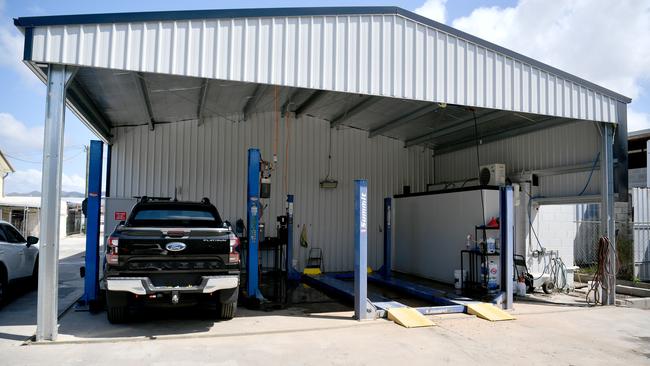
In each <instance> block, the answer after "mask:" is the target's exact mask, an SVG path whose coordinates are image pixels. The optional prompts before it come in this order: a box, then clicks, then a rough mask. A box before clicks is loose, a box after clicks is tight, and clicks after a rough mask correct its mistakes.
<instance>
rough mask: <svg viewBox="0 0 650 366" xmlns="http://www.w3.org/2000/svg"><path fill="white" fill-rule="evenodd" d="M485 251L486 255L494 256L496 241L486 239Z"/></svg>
mask: <svg viewBox="0 0 650 366" xmlns="http://www.w3.org/2000/svg"><path fill="white" fill-rule="evenodd" d="M486 251H487V253H488V254H494V253H496V251H497V241H496V239H494V238H488V239H487V246H486Z"/></svg>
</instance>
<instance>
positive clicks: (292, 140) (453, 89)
mask: <svg viewBox="0 0 650 366" xmlns="http://www.w3.org/2000/svg"><path fill="white" fill-rule="evenodd" d="M15 25H16V26H17V27H18V28H19V29H20V30H21V31H22V32H23V33H24V35H25V49H24V61H25V64H26V65H27V66H28V67H30V68H31V69H32V70H33V71H34V73H35V74H36V75H37V76H38V77H39V78H41V80H43V81H44V82H45V83H46V84H47V100H46V104H47V109H46V118H45V152H44V162H43V191H42V192H43V211H42V212H43V218H42V220H41V222H42V225H43V226H42V229H41V233H42V242H43V243H44V244H43V246H42V247H41V253H42V254H41V258H40V261H41V262H40V263H41V265H40V271H41V276H40V277H39V279H40V281H41V282H40V284H39V305H38V306H39V310H38V331H37V338H38V339H52V338H54V337H55V336H56V301H55V299H56V268H57V267H56V258H57V255H56V253H57V251H58V248H57V241H58V235H57V232H56V231H57V230H58V229H57V228H58V225H57V223H56V220H57V219H58V214H57V213H58V209H57V205H58V204H59V203H58V202H59V196H60V181H61V166H62V155H61V152H62V147H63V129H64V109H65V106H66V105H67V107H69V108H70V109H71V110H73V111H74V112H75V113H76V114H77V115H78V116H79V117H80V118H81V120H82V121H83V122H84V123H85V124H86V125H87V126H88V127H89V128H90V129H91V130H92V131H93V132H95V133H96V134H97V135H98V136H99V137H100V138H101V139H102V140H103V141H104V142H105V143H107V144H108V145H109V167H108V170H109V172H108V174H107V187H106V192H107V193H106V194H107V196H111V197H132V196H142V195H149V196H170V197H173V196H175V195H178V196H179V197H180V198H182V199H190V200H196V199H200V198H201V197H204V196H205V197H209V198H210V199H211V200H212V201H213V202H215V203H216V205H217V206H218V207H219V209H220V210H221V211H222V212H224V213H225V215H226V216H227V217H228V218H229V219H236V218H241V217H245V216H244V215H245V209H246V204H245V189H246V170H245V167H246V150H247V149H248V148H249V147H257V148H259V149H260V150H261V151H262V154H263V156H264V157H265V158H266V160H271V157H272V156H277V161H278V162H277V165H276V169H275V171H274V176H273V182H274V183H273V185H272V196H274V197H283V195H284V194H287V193H291V194H295V195H296V202H295V215H296V219H295V220H296V224H297V225H298V227H300V228H301V229H302V228H304V230H306V231H307V233H308V236H309V238H310V241H311V242H312V243H313V244H314V245H316V246H318V247H321V248H322V249H323V252H324V258H325V269H326V270H328V271H345V270H350V269H351V268H352V262H353V255H352V254H353V246H352V245H351V243H352V240H353V237H352V226H353V222H352V221H353V220H352V216H353V210H352V207H353V206H352V197H353V184H352V182H353V179H355V178H364V179H367V180H368V187H369V200H368V202H369V229H368V243H369V245H368V262H369V265H370V266H372V267H373V268H377V266H379V265H380V264H381V263H382V260H383V251H382V232H381V227H380V226H381V225H380V224H381V223H382V216H383V206H382V200H383V198H384V197H389V196H392V195H394V194H398V193H403V191H404V188H403V187H404V186H409V187H410V190H413V191H416V192H417V191H420V192H423V191H426V190H427V189H428V186H429V185H438V184H443V185H444V184H447V183H448V182H458V181H460V182H463V181H469V180H470V179H472V178H474V177H476V175H477V167H478V165H479V164H483V163H493V162H499V163H505V164H506V166H507V169H508V173H509V175H512V176H515V175H517V176H521V175H525V174H522V173H532V172H546V173H547V174H539V177H535V180H537V179H539V181H538V182H537V181H536V183H537V186H538V187H539V188H538V189H539V192H541V194H542V195H543V196H544V197H545V199H560V200H562V199H565V200H567V199H568V200H570V199H572V198H574V199H576V200H580V201H595V202H600V203H602V205H601V207H602V215H601V218H602V225H601V228H602V232H603V234H604V235H607V236H609V237H610V238H611V239H612V243H613V244H614V245H615V242H614V235H613V233H614V221H613V204H614V199H615V198H614V194H615V191H614V188H615V186H616V190H617V193H618V194H619V198H621V199H623V200H625V199H626V197H627V169H626V159H627V152H626V147H625V146H626V135H627V133H626V104H627V103H629V102H630V99H628V98H626V97H624V96H622V95H619V94H617V93H615V92H612V91H610V90H607V89H604V88H602V87H600V86H597V85H594V84H593V83H590V82H588V81H586V80H583V79H580V78H578V77H576V76H573V75H570V74H568V73H566V72H563V71H561V70H558V69H555V68H553V67H550V66H548V65H545V64H543V63H541V62H538V61H536V60H533V59H530V58H528V57H525V56H523V55H520V54H517V53H515V52H512V51H510V50H507V49H504V48H502V47H500V46H497V45H494V44H491V43H489V42H486V41H484V40H481V39H478V38H476V37H474V36H471V35H469V34H466V33H463V32H460V31H458V30H455V29H453V28H450V27H448V26H445V25H443V24H440V23H437V22H434V21H432V20H430V19H427V18H424V17H421V16H419V15H416V14H413V13H411V12H409V11H406V10H403V9H400V8H395V7H350V8H290V9H243V10H207V11H176V12H151V13H121V14H120V13H118V14H96V15H70V16H47V17H26V18H18V19H16V20H15ZM479 144H480V156H477V151H478V150H479V148H478V147H477V146H478V145H479ZM598 153H600V158H599V162H600V163H599V164H598V166H599V169H598V171H597V172H594V171H593V169H592V171H591V172H589V170H590V168H591V164H590V163H591V161H592V160H593V159H594V157H595V156H597V154H598ZM477 158H479V159H480V162H477ZM615 159H616V160H617V162H618V165H617V167H616V169H614V160H615ZM592 173H593V175H594V177H599V179H594V180H593V181H592V182H591V183H590V184H588V185H587V186H586V187H585V189H583V190H582V192H580V190H581V189H582V186H583V185H584V184H585V183H584V182H585V180H586V179H587V175H591V174H592ZM324 178H335V179H336V180H338V181H339V186H338V187H337V188H336V189H329V190H328V189H321V188H320V187H319V182H320V181H321V180H323V179H324ZM588 182H589V181H588ZM577 192H580V194H579V195H578V194H577ZM575 196H579V197H575ZM567 197H569V198H567ZM283 206H284V200H283V199H276V200H272V201H271V202H270V205H269V207H268V208H267V211H268V212H270V214H269V216H270V217H273V215H276V214H279V213H281V212H283V210H284V207H283ZM437 209H441V210H444V208H437ZM459 240H460V241H463V240H464V239H463V238H462V237H460V238H459ZM292 245H293V246H294V247H295V248H297V249H298V248H299V246H298V235H296V236H295V240H294V243H292ZM305 254H306V253H303V257H300V255H298V256H297V257H298V266H299V267H300V266H303V265H304V255H305ZM612 255H613V251H612ZM301 260H302V262H301ZM610 289H611V290H612V291H613V287H612V286H610ZM612 295H613V292H612V293H611V294H610V297H609V301H610V303H611V302H613V298H612V297H611V296H612Z"/></svg>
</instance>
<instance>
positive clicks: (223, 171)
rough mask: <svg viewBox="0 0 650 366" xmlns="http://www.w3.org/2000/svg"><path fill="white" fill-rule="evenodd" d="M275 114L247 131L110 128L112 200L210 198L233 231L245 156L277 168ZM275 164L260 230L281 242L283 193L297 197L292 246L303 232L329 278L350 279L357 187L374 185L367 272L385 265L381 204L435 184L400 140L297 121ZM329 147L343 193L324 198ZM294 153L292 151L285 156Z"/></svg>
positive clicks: (217, 123) (256, 119)
mask: <svg viewBox="0 0 650 366" xmlns="http://www.w3.org/2000/svg"><path fill="white" fill-rule="evenodd" d="M274 131H275V114H274V113H259V114H255V115H253V116H252V117H251V118H250V119H249V120H248V121H246V122H236V123H235V122H232V121H230V120H228V119H226V118H213V119H208V120H206V122H205V123H204V124H202V125H199V124H198V123H197V122H196V121H188V122H180V123H173V124H158V125H156V127H155V129H154V131H149V129H148V127H147V126H138V127H123V128H114V129H113V130H112V133H113V134H114V135H115V141H114V145H113V150H112V153H113V159H112V164H113V165H112V170H111V172H112V174H113V176H112V177H111V193H112V196H114V197H131V196H139V195H149V196H173V195H174V188H175V187H177V188H178V192H179V198H180V199H186V200H198V199H200V198H202V197H204V196H207V197H209V198H210V199H211V201H213V202H214V203H215V204H216V206H217V207H218V208H219V210H220V211H221V212H223V215H224V217H226V218H228V219H229V220H231V221H232V222H233V223H234V221H235V220H236V219H237V218H244V217H245V198H246V197H245V196H246V164H247V149H248V148H249V147H258V148H260V150H261V152H262V156H263V158H264V159H265V160H272V157H273V152H274V141H275V132H274ZM278 131H279V134H278V146H277V155H278V164H277V166H276V169H275V171H274V172H273V176H272V199H271V200H270V204H269V207H268V208H267V209H265V211H264V216H263V221H264V222H266V223H267V226H268V227H269V228H270V229H268V230H267V232H271V233H274V232H275V217H276V216H278V215H281V214H283V213H284V205H285V199H286V194H287V192H289V193H292V194H294V195H295V202H296V204H295V223H296V227H295V230H296V235H295V239H296V240H295V243H294V246H295V248H296V253H298V256H300V258H301V262H300V264H301V265H304V260H305V257H306V255H307V251H306V250H305V249H302V248H299V246H298V238H299V236H300V235H299V234H300V231H301V230H302V228H303V226H305V227H306V229H307V233H308V237H309V244H310V245H311V246H313V247H320V248H323V250H324V255H325V258H324V259H325V265H326V269H327V270H328V271H344V270H351V269H352V260H353V237H352V230H353V212H354V201H353V198H354V197H353V180H354V179H360V178H361V179H368V190H369V193H370V200H369V205H370V208H369V209H370V210H369V225H370V226H369V228H370V229H369V245H368V248H369V249H368V250H369V253H368V258H369V264H370V265H371V266H372V267H373V268H378V266H379V265H380V264H381V262H382V260H383V249H382V245H383V244H382V242H383V240H382V235H383V234H382V232H381V229H382V228H381V225H382V223H383V198H384V197H387V196H392V195H393V194H397V193H400V192H401V189H402V186H403V185H410V186H411V187H412V190H413V191H421V190H424V189H425V187H426V183H427V182H429V181H431V180H432V179H433V157H432V152H431V150H428V149H423V148H421V147H413V148H409V149H405V148H404V147H403V144H402V143H401V142H399V141H397V140H393V139H389V138H385V137H380V138H377V139H368V137H367V134H366V133H364V132H362V131H359V130H355V129H350V128H341V129H330V128H329V122H327V121H322V120H318V119H314V118H311V117H301V118H300V119H298V120H293V119H291V120H289V121H286V120H283V119H282V120H279V121H278ZM330 133H331V138H332V141H331V143H332V167H331V174H330V176H331V177H332V178H335V179H337V180H338V181H339V185H338V188H336V189H333V190H324V189H320V187H319V181H320V180H321V179H323V178H324V177H325V176H326V174H327V169H328V159H327V157H328V147H329V135H330ZM287 146H288V149H286V147H287Z"/></svg>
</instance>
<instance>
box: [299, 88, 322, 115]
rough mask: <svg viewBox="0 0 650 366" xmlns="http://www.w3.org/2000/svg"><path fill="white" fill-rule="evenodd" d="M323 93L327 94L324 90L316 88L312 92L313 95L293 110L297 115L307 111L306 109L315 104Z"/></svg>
mask: <svg viewBox="0 0 650 366" xmlns="http://www.w3.org/2000/svg"><path fill="white" fill-rule="evenodd" d="M323 95H325V91H324V90H316V91H314V92H313V93H311V95H310V96H309V97H308V98H307V99H306V100H305V101H304V102H302V103H300V105H298V106H297V107H296V109H294V110H293V112H294V113H295V114H296V117H298V116H300V115H301V114H303V113H305V111H306V110H308V109H309V107H311V106H313V105H314V104H315V103H316V102H317V101H318V100H319V99H320V98H321V97H322V96H323Z"/></svg>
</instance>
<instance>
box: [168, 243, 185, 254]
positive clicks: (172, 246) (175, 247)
mask: <svg viewBox="0 0 650 366" xmlns="http://www.w3.org/2000/svg"><path fill="white" fill-rule="evenodd" d="M186 247H187V245H185V244H184V243H181V242H178V241H175V242H172V243H168V244H167V245H165V248H167V250H169V251H170V252H180V251H181V250H183V249H185V248H186Z"/></svg>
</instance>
